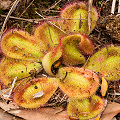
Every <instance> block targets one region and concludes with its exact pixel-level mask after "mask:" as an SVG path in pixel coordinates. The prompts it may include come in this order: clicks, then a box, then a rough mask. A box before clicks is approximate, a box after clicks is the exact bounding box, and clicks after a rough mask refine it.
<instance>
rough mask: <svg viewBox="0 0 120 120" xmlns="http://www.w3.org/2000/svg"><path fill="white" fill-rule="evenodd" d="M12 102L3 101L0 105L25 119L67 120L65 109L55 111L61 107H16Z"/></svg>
mask: <svg viewBox="0 0 120 120" xmlns="http://www.w3.org/2000/svg"><path fill="white" fill-rule="evenodd" d="M13 106H14V105H13V103H10V104H6V103H4V102H0V107H1V108H2V109H3V110H5V111H6V110H8V111H7V112H8V113H10V114H13V115H15V116H18V117H21V118H24V119H25V120H69V117H68V116H67V112H66V111H62V112H60V113H58V114H56V113H57V112H59V111H61V110H62V109H63V108H60V107H56V108H50V107H49V108H48V107H47V108H39V109H33V110H32V109H31V110H27V109H22V110H21V109H18V108H17V107H13Z"/></svg>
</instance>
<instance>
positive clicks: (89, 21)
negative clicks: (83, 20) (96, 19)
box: [88, 0, 93, 32]
mask: <svg viewBox="0 0 120 120" xmlns="http://www.w3.org/2000/svg"><path fill="white" fill-rule="evenodd" d="M92 2H93V0H89V1H88V30H89V32H90V30H91V7H92Z"/></svg>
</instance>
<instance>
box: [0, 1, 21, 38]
mask: <svg viewBox="0 0 120 120" xmlns="http://www.w3.org/2000/svg"><path fill="white" fill-rule="evenodd" d="M19 2H20V0H16V1H15V2H14V4H13V5H12V7H11V9H10V10H9V12H8V14H7V16H6V18H5V21H4V23H3V26H2V29H1V34H0V38H1V37H2V33H3V31H4V28H5V25H6V23H7V21H8V19H9V16H10V15H11V14H12V12H13V11H14V10H15V8H16V6H17V5H18V3H19Z"/></svg>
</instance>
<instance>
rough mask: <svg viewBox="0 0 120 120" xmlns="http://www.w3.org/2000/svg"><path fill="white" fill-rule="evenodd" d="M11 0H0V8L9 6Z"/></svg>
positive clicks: (4, 8) (5, 8)
mask: <svg viewBox="0 0 120 120" xmlns="http://www.w3.org/2000/svg"><path fill="white" fill-rule="evenodd" d="M10 4H11V0H1V1H0V8H1V9H3V10H7V9H9V8H10Z"/></svg>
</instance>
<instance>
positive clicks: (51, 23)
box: [35, 11, 68, 35]
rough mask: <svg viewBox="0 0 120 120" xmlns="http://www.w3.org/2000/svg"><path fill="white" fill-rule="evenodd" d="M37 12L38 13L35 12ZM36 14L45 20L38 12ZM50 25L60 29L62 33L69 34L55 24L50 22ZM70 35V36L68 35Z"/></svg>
mask: <svg viewBox="0 0 120 120" xmlns="http://www.w3.org/2000/svg"><path fill="white" fill-rule="evenodd" d="M35 12H36V11H35ZM36 14H38V15H39V16H40V17H42V18H43V19H45V18H44V17H43V16H42V15H41V14H39V13H38V12H36ZM48 23H49V24H51V25H53V26H54V27H56V28H58V29H59V30H60V31H62V32H63V33H65V34H67V33H66V32H65V31H63V30H62V29H61V28H59V27H58V26H57V25H55V24H54V23H52V22H50V21H48ZM67 35H68V34H67Z"/></svg>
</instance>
